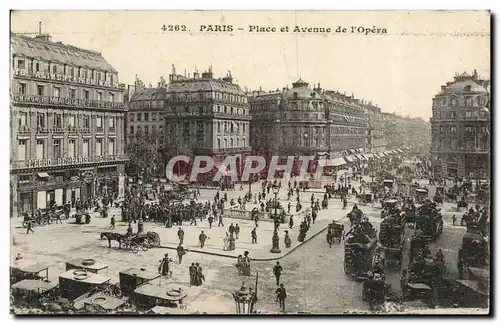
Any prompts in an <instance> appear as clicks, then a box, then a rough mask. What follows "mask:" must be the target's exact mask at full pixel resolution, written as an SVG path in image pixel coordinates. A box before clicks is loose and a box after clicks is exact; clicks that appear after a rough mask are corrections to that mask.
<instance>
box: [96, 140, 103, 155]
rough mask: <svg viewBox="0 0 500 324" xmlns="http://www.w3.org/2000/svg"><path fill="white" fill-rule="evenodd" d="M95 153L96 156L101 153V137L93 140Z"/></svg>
mask: <svg viewBox="0 0 500 324" xmlns="http://www.w3.org/2000/svg"><path fill="white" fill-rule="evenodd" d="M95 155H96V156H101V155H102V138H98V139H96V141H95Z"/></svg>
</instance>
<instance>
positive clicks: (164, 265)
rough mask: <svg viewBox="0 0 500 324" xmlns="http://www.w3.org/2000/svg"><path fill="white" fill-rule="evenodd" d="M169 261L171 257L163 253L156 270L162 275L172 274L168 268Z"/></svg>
mask: <svg viewBox="0 0 500 324" xmlns="http://www.w3.org/2000/svg"><path fill="white" fill-rule="evenodd" d="M170 262H172V259H170V258H169V257H168V253H165V256H164V257H163V260H161V262H160V265H159V266H158V272H159V273H160V274H161V275H162V276H168V275H171V274H172V272H171V270H170Z"/></svg>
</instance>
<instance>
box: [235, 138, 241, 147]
mask: <svg viewBox="0 0 500 324" xmlns="http://www.w3.org/2000/svg"><path fill="white" fill-rule="evenodd" d="M236 147H240V139H239V138H236Z"/></svg>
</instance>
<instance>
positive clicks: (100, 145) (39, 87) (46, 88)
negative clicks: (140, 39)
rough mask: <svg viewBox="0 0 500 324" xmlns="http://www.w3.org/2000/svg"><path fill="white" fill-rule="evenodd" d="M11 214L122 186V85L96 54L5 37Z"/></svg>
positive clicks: (44, 41)
mask: <svg viewBox="0 0 500 324" xmlns="http://www.w3.org/2000/svg"><path fill="white" fill-rule="evenodd" d="M10 45H11V75H12V79H11V105H10V112H11V114H10V130H11V150H10V161H11V162H10V190H11V197H10V205H11V216H20V215H21V213H22V212H28V213H31V211H34V210H36V209H38V208H40V209H44V208H47V207H49V206H50V204H52V203H56V204H57V205H58V206H61V205H62V204H64V203H66V202H70V203H72V204H74V203H75V202H76V200H77V199H85V198H88V197H93V196H100V195H103V194H115V193H116V194H118V195H120V194H121V193H122V191H123V188H124V182H125V181H124V178H125V177H124V164H125V163H126V161H127V159H126V157H125V155H124V153H123V152H124V151H123V150H124V129H123V124H124V113H125V109H124V105H123V95H122V92H123V90H124V86H123V85H120V84H119V83H118V74H117V71H116V70H115V69H114V68H113V67H112V66H111V65H110V64H109V63H108V62H107V61H106V60H105V59H104V58H103V57H102V55H101V54H100V53H98V52H95V51H90V50H86V49H81V48H77V47H74V46H71V45H64V44H62V43H60V42H57V43H55V42H52V41H50V37H49V36H48V35H38V36H36V37H34V38H31V37H25V36H20V35H16V34H11V38H10Z"/></svg>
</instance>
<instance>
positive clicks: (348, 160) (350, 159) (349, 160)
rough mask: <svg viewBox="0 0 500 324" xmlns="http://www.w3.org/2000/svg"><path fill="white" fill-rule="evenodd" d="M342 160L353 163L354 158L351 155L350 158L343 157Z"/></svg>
mask: <svg viewBox="0 0 500 324" xmlns="http://www.w3.org/2000/svg"><path fill="white" fill-rule="evenodd" d="M344 159H345V160H346V161H347V162H351V163H352V162H354V156H353V155H351V156H344Z"/></svg>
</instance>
